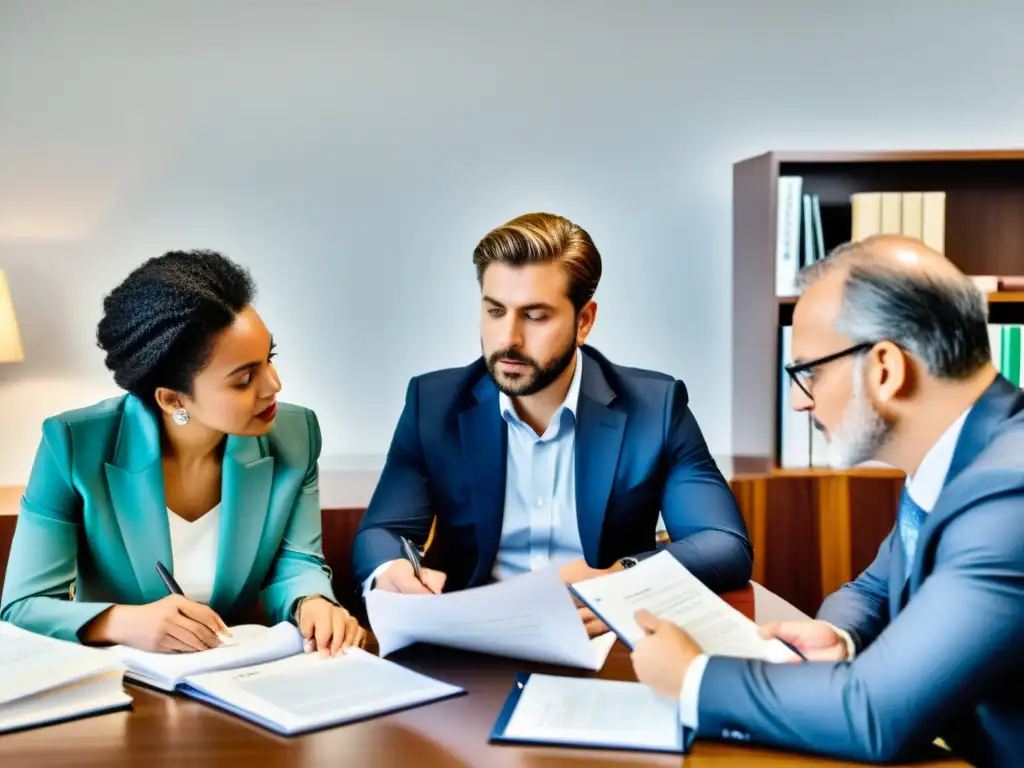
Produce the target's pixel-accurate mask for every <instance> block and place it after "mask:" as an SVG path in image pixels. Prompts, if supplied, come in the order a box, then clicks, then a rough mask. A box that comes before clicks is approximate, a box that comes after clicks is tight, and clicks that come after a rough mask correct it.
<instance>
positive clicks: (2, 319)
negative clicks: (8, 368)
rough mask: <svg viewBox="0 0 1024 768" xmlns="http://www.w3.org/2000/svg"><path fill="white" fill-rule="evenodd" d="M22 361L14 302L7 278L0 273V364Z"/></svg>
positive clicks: (22, 355)
mask: <svg viewBox="0 0 1024 768" xmlns="http://www.w3.org/2000/svg"><path fill="white" fill-rule="evenodd" d="M24 359H25V352H24V351H23V350H22V348H21V334H19V333H18V319H17V318H16V317H15V316H14V302H13V301H11V292H10V290H9V289H8V287H7V278H6V277H4V273H3V271H0V363H20V362H21V361H22V360H24Z"/></svg>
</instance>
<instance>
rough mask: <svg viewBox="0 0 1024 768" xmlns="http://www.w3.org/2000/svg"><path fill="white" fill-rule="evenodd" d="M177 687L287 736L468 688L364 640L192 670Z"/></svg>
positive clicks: (401, 707) (463, 690)
mask: <svg viewBox="0 0 1024 768" xmlns="http://www.w3.org/2000/svg"><path fill="white" fill-rule="evenodd" d="M179 690H180V691H181V692H182V693H184V694H186V695H188V696H192V697H193V698H196V699H199V700H200V701H204V702H206V703H208V704H212V705H214V706H216V707H220V708H221V709H225V710H227V711H228V712H232V713H233V714H236V715H238V716H239V717H243V718H245V719H247V720H251V721H252V722H254V723H257V724H259V725H262V726H263V727H264V728H267V729H269V730H272V731H275V732H276V733H280V734H282V735H286V736H290V735H293V734H297V733H305V732H306V731H312V730H316V729H319V728H325V727H328V726H334V725H342V724H344V723H351V722H354V721H356V720H365V719H367V718H371V717H377V716H379V715H383V714H387V713H390V712H397V711H398V710H402V709H408V708H410V707H415V706H419V705H421V704H427V703H429V702H433V701H439V700H441V699H447V698H450V697H452V696H458V695H460V694H463V693H465V689H463V688H459V687H458V686H454V685H449V684H448V683H443V682H441V681H439V680H434V679H433V678H430V677H427V676H425V675H421V674H419V673H418V672H413V671H412V670H409V669H406V668H405V667H401V666H399V665H398V664H395V663H393V662H390V661H386V660H385V659H381V658H378V657H377V656H374V655H373V654H370V653H367V652H366V651H364V650H362V649H360V648H353V649H351V650H350V651H349V652H348V653H346V654H344V655H341V656H335V657H333V658H327V659H324V658H321V657H320V655H319V654H316V653H307V654H302V655H299V656H292V657H289V658H286V659H280V660H278V661H272V662H270V663H268V664H261V665H258V666H254V667H243V668H241V669H233V670H227V671H223V672H207V673H205V674H199V675H192V676H190V677H188V678H186V679H185V681H184V683H183V684H182V685H181V686H180V687H179Z"/></svg>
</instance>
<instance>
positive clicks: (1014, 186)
mask: <svg viewBox="0 0 1024 768" xmlns="http://www.w3.org/2000/svg"><path fill="white" fill-rule="evenodd" d="M790 175H792V176H801V177H802V178H803V192H805V193H811V194H817V195H818V196H819V197H820V201H821V219H822V228H823V232H824V240H825V250H826V252H827V251H829V250H831V249H832V248H834V247H835V246H837V245H839V244H841V243H843V242H845V241H846V240H849V238H850V231H851V223H852V214H851V206H850V196H851V195H852V194H854V193H857V192H913V191H921V192H927V191H944V192H945V193H946V213H945V253H946V256H947V257H948V258H949V259H950V260H951V261H952V262H953V263H955V264H956V265H957V266H958V267H959V268H960V269H961V270H963V271H964V272H965V273H966V274H970V275H1024V150H983V151H918V152H913V151H894V152H848V153H841V152H769V153H766V154H763V155H758V156H756V157H751V158H748V159H746V160H742V161H740V162H738V163H736V164H735V165H734V167H733V262H732V266H733V280H732V285H733V295H732V306H733V310H732V365H733V372H732V403H731V405H732V418H733V429H732V440H733V454H734V455H735V456H736V460H735V461H736V465H737V466H738V467H745V468H746V469H745V470H744V471H742V472H737V473H734V474H733V475H732V476H731V481H730V482H731V484H732V487H733V491H734V493H736V496H737V498H738V499H739V501H740V506H741V508H742V509H743V513H744V516H745V518H746V520H747V524H748V527H749V529H750V531H751V536H752V538H753V539H754V549H755V573H754V577H755V580H757V581H760V582H762V583H764V584H765V586H767V587H768V588H769V589H772V590H773V591H775V592H777V593H779V594H780V595H782V596H783V597H785V598H786V599H788V600H790V601H791V602H793V603H794V604H795V605H797V606H798V607H799V608H801V609H802V610H804V611H805V612H807V613H811V614H813V613H814V612H815V611H816V610H817V607H818V605H819V604H820V602H821V599H822V598H823V597H824V596H826V595H828V594H829V593H831V592H832V591H834V590H835V589H836V588H838V587H839V586H840V585H841V584H843V583H844V582H846V581H848V580H849V579H851V578H853V577H854V576H856V575H857V573H859V572H860V571H861V570H863V568H864V567H866V566H867V565H868V564H869V563H870V562H871V560H872V558H873V557H874V555H875V552H876V551H877V547H878V545H879V543H880V542H881V540H882V539H883V538H884V537H885V534H886V533H887V532H888V530H889V528H890V527H891V526H892V524H893V521H894V520H895V516H896V506H897V503H898V500H899V493H900V490H901V487H902V484H903V479H904V478H903V475H902V473H900V472H897V471H894V470H885V469H873V470H868V469H857V470H851V471H847V472H836V471H832V470H820V469H809V470H789V469H786V470H784V469H780V468H779V465H778V437H779V419H778V413H779V405H778V404H779V403H780V397H782V396H783V394H784V393H780V391H779V386H780V380H781V373H782V372H781V370H780V368H779V366H780V361H779V339H780V331H781V328H782V327H784V326H786V325H789V324H791V322H792V316H793V307H794V305H795V303H796V299H795V298H793V297H777V296H776V293H775V243H776V231H775V230H776V225H775V222H776V194H777V188H778V179H779V177H780V176H790ZM989 302H990V311H989V316H990V320H991V321H992V322H995V323H1024V293H997V294H990V295H989Z"/></svg>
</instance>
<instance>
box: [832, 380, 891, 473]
mask: <svg viewBox="0 0 1024 768" xmlns="http://www.w3.org/2000/svg"><path fill="white" fill-rule="evenodd" d="M863 374H864V366H863V364H862V362H861V361H860V360H858V361H857V362H856V363H855V364H854V366H853V396H852V397H851V399H850V402H849V404H848V405H847V406H846V410H844V411H843V419H842V422H841V423H840V425H839V427H838V428H837V429H835V430H832V440H831V441H830V442H829V446H828V461H829V464H830V465H831V466H832V468H833V469H849V468H850V467H854V466H856V465H857V464H862V463H864V462H865V461H870V460H871V459H873V458H875V457H876V456H877V455H878V452H879V451H880V450H881V448H882V446H884V445H885V443H886V441H888V439H889V436H890V435H891V434H892V424H890V423H889V422H887V421H886V420H885V419H884V418H883V417H882V414H880V413H879V412H878V411H876V410H875V407H874V406H873V405H872V404H871V399H870V398H869V397H868V396H867V393H866V392H865V391H864V375H863Z"/></svg>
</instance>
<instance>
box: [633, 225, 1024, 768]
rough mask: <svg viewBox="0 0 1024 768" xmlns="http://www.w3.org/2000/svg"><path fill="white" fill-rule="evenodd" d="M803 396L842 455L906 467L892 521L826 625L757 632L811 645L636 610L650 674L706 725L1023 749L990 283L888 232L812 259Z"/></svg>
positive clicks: (813, 738) (802, 317) (1006, 440)
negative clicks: (763, 640) (714, 643)
mask: <svg viewBox="0 0 1024 768" xmlns="http://www.w3.org/2000/svg"><path fill="white" fill-rule="evenodd" d="M802 287H803V289H804V290H803V293H802V296H801V298H800V300H799V301H798V303H797V306H796V309H795V310H794V315H793V351H794V357H795V359H794V360H793V362H792V363H791V364H790V365H788V366H787V367H786V370H787V371H788V372H789V375H790V376H791V378H792V380H793V382H794V384H795V385H796V386H795V387H793V388H792V390H791V404H792V407H793V408H795V409H797V410H799V411H809V412H810V413H811V414H813V417H814V419H815V421H816V423H817V426H818V428H819V429H822V430H823V431H824V433H825V435H826V438H827V439H828V442H829V448H830V451H831V459H832V463H833V464H834V466H837V467H849V466H853V465H855V464H859V463H861V462H863V461H866V460H868V459H872V458H874V459H880V460H882V461H884V462H887V463H889V464H892V465H893V466H896V467H899V468H900V469H903V470H904V471H905V472H906V474H907V482H906V487H905V490H904V493H903V496H902V499H901V501H900V506H899V513H898V519H897V522H896V525H895V526H894V528H893V531H892V532H891V533H890V534H889V536H888V537H887V538H886V539H885V541H884V542H883V543H882V546H881V548H880V549H879V551H878V556H877V557H876V558H875V561H874V562H873V563H872V564H871V565H870V566H869V567H868V568H867V570H865V571H864V572H863V573H862V574H860V576H858V577H857V579H855V580H854V581H853V582H851V583H849V584H847V585H845V586H844V587H842V588H841V589H840V590H839V591H838V592H836V593H835V594H833V595H831V596H830V597H829V598H828V599H827V600H826V601H825V602H824V604H823V605H822V607H821V610H820V612H819V614H818V620H817V621H805V622H785V623H781V624H774V625H771V626H767V627H763V628H762V633H763V634H764V635H765V636H769V637H771V636H775V637H779V638H780V639H782V640H785V641H787V642H789V643H790V644H791V645H793V646H795V647H796V648H797V649H799V650H800V651H801V652H802V653H803V654H804V655H805V656H806V658H807V659H808V660H809V661H808V662H799V663H793V664H770V663H766V662H762V661H749V660H744V659H735V658H719V657H710V658H709V657H708V656H706V655H705V654H703V653H702V652H701V649H700V648H699V647H698V646H697V645H696V643H694V641H693V639H692V638H691V637H690V636H689V635H688V634H686V632H684V631H683V630H682V629H680V628H679V627H676V626H674V625H672V624H670V623H669V622H665V621H660V620H658V619H655V618H654V617H652V616H650V615H649V614H644V613H642V612H641V613H640V614H638V616H637V619H638V621H639V622H640V623H641V624H642V625H643V626H644V627H645V629H647V631H648V633H649V634H648V637H646V638H644V639H643V640H641V641H640V643H639V644H638V645H637V647H636V650H635V652H634V655H633V663H634V667H635V669H636V672H637V676H638V677H639V679H640V680H641V681H643V682H645V683H648V684H649V685H651V686H652V687H653V688H655V689H656V690H657V691H659V692H660V693H662V694H664V695H666V696H670V697H679V698H680V703H681V718H682V721H683V725H684V726H685V727H687V728H689V729H691V730H692V733H694V734H696V735H697V736H698V737H710V738H725V739H738V740H741V741H750V742H757V743H762V744H768V745H773V746H778V747H784V748H788V749H797V750H807V751H814V752H819V753H823V754H828V755H832V756H836V757H843V758H847V759H854V760H864V761H874V762H884V761H891V760H903V759H908V758H912V757H917V756H918V755H919V754H921V753H924V752H926V751H927V750H928V749H930V748H931V745H932V744H933V742H934V741H935V739H936V738H937V737H941V738H942V740H943V741H944V742H945V744H947V745H948V746H949V747H950V748H952V750H953V751H954V752H956V753H958V754H960V755H961V756H963V757H965V758H966V759H968V760H970V761H971V762H973V763H975V764H978V765H1007V766H1008V765H1021V764H1022V762H1021V761H1022V760H1024V695H1022V693H1021V690H1022V686H1021V682H1022V681H1024V654H1022V652H1021V649H1022V648H1024V394H1022V393H1021V391H1020V390H1019V389H1018V388H1017V387H1015V386H1014V385H1013V384H1011V383H1010V382H1009V381H1007V380H1006V379H1004V378H1003V377H1001V376H1000V375H999V374H998V372H997V371H996V369H995V368H994V367H993V365H992V363H991V352H990V350H989V343H988V333H987V307H986V304H985V299H984V296H983V295H982V294H981V293H980V292H979V291H978V290H977V289H976V288H975V286H974V284H973V283H972V282H971V280H970V279H969V278H967V277H965V276H964V275H962V274H961V273H960V272H959V271H958V270H957V269H956V268H955V267H954V266H953V264H952V263H951V262H949V261H948V260H947V259H945V258H944V257H943V256H942V255H941V254H938V253H935V252H934V251H931V250H929V249H927V248H926V247H925V246H923V245H922V244H921V243H920V242H918V241H915V240H909V239H906V238H902V237H896V236H882V237H875V238H869V239H867V240H864V241H861V242H859V243H852V244H848V245H845V246H843V247H841V248H839V249H837V250H836V251H835V252H833V253H832V254H831V255H830V256H829V258H827V259H825V260H824V261H821V262H819V263H817V264H815V265H813V266H812V267H810V268H808V269H807V270H805V271H804V273H803V274H802Z"/></svg>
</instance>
